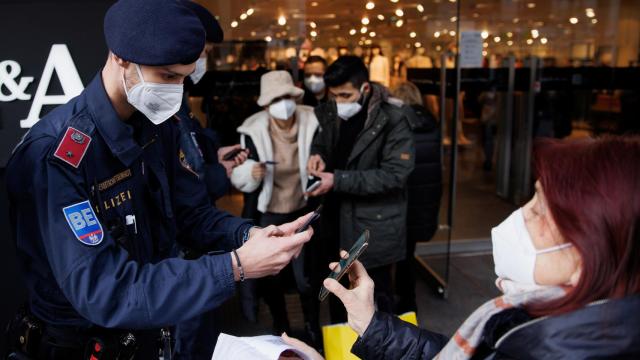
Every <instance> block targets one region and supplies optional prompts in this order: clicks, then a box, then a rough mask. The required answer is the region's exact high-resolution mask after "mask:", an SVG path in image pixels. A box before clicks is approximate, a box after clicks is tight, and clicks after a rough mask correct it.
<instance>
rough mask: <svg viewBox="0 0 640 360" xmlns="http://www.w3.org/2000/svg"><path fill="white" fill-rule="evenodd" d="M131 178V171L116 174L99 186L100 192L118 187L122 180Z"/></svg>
mask: <svg viewBox="0 0 640 360" xmlns="http://www.w3.org/2000/svg"><path fill="white" fill-rule="evenodd" d="M130 177H131V169H127V170H125V171H123V172H120V173H117V174H115V175H114V176H113V177H112V178H110V179H107V180H105V181H103V182H101V183H99V184H98V190H100V191H105V190H107V189H108V188H110V187H112V186H114V185H116V184H117V183H119V182H121V181H122V180H126V179H128V178H130Z"/></svg>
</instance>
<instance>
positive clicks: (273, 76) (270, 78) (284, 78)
mask: <svg viewBox="0 0 640 360" xmlns="http://www.w3.org/2000/svg"><path fill="white" fill-rule="evenodd" d="M284 95H291V96H292V97H293V98H295V99H296V100H297V99H300V98H301V97H302V95H304V90H302V89H300V88H298V87H296V86H295V85H293V79H291V75H290V74H289V72H287V71H284V70H276V71H269V72H268V73H266V74H264V75H262V77H261V78H260V97H259V98H258V105H259V106H267V105H269V104H271V102H272V101H273V99H276V98H279V97H281V96H284Z"/></svg>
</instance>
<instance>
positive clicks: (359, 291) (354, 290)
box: [323, 250, 375, 336]
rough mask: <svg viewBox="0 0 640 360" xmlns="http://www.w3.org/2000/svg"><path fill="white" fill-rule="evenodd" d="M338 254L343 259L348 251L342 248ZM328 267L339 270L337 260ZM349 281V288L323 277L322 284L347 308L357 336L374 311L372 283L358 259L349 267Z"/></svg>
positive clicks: (360, 333) (369, 320)
mask: <svg viewBox="0 0 640 360" xmlns="http://www.w3.org/2000/svg"><path fill="white" fill-rule="evenodd" d="M340 255H341V257H342V258H343V259H346V258H347V257H348V253H347V252H346V251H344V250H343V251H342V252H341V254H340ZM329 268H330V269H332V270H333V271H334V272H338V271H340V267H339V266H338V263H337V262H336V263H331V264H329ZM349 282H351V289H349V290H347V289H345V288H344V286H342V285H341V284H340V283H339V282H337V281H336V280H334V279H325V280H324V283H323V285H324V287H325V288H327V290H329V292H331V293H333V294H334V295H335V296H337V297H338V299H340V301H342V304H343V305H344V307H345V308H346V309H347V315H348V321H349V326H350V327H351V328H352V329H353V330H354V331H355V332H356V333H357V334H358V336H362V334H364V332H365V330H367V328H368V327H369V323H371V319H372V318H373V314H374V313H375V306H374V302H373V288H374V283H373V280H372V279H371V278H370V277H369V274H367V270H365V268H364V266H363V265H362V263H361V262H360V261H358V260H356V261H354V262H353V264H352V265H351V268H350V269H349Z"/></svg>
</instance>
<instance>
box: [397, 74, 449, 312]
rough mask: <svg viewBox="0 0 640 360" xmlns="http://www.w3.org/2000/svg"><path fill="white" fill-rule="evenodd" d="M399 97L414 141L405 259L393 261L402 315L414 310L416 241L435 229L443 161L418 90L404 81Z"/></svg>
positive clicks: (425, 238) (437, 132)
mask: <svg viewBox="0 0 640 360" xmlns="http://www.w3.org/2000/svg"><path fill="white" fill-rule="evenodd" d="M392 94H393V96H394V97H395V98H397V99H399V100H401V101H402V102H403V103H404V105H403V107H402V110H403V111H404V113H405V115H406V117H407V120H408V122H409V127H410V128H411V131H412V132H413V139H414V142H415V149H416V150H415V151H416V157H415V159H416V160H415V168H414V170H413V172H412V173H411V175H410V176H409V180H408V187H409V201H408V210H407V247H406V248H407V252H406V258H405V259H404V260H402V261H399V262H398V263H397V264H396V275H395V280H396V295H398V301H397V303H396V308H395V311H396V313H397V314H402V313H405V312H408V311H417V310H418V308H417V306H416V275H415V271H416V268H415V267H416V260H415V258H414V253H415V250H416V242H417V241H429V240H431V238H432V237H433V235H434V234H435V233H436V231H437V230H438V214H439V212H440V198H441V196H442V164H441V151H440V149H441V147H440V144H441V137H440V127H439V126H438V123H437V121H436V119H435V118H434V117H433V115H432V114H431V112H429V111H428V110H427V109H426V108H425V106H424V102H423V98H422V94H420V90H418V87H416V86H415V85H414V84H413V83H412V82H404V83H402V84H400V85H399V86H398V87H396V88H395V89H394V90H393V93H392Z"/></svg>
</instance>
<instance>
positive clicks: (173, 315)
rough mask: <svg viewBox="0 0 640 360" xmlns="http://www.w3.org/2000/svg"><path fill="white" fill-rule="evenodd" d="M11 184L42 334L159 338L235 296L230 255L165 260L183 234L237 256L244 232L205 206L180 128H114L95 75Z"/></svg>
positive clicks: (23, 149) (46, 123)
mask: <svg viewBox="0 0 640 360" xmlns="http://www.w3.org/2000/svg"><path fill="white" fill-rule="evenodd" d="M7 185H8V190H9V196H10V202H11V219H12V223H13V225H14V229H15V241H16V244H17V249H18V253H19V257H20V262H21V264H22V266H23V269H24V270H25V279H26V284H27V288H28V290H29V306H30V309H31V311H32V312H33V314H34V315H35V316H37V317H38V318H40V319H41V320H43V321H44V322H45V323H46V324H51V325H56V326H73V327H81V328H85V327H87V328H88V327H91V326H95V325H97V326H101V327H105V328H124V329H149V328H160V327H163V326H167V325H171V324H176V323H178V322H180V321H183V320H187V319H191V318H194V317H195V316H197V315H199V314H201V313H203V312H205V311H208V310H211V309H213V308H215V307H216V306H218V305H219V304H221V303H222V302H223V301H224V300H226V299H227V298H229V297H230V296H232V295H233V293H234V289H235V286H234V279H233V271H232V265H231V257H230V255H229V254H222V255H213V256H212V255H205V256H202V257H200V258H198V259H197V260H192V261H187V260H183V259H178V258H173V257H172V254H171V250H172V249H173V248H174V242H175V238H176V233H177V232H178V231H179V232H180V233H183V234H186V235H187V236H185V237H184V238H185V239H187V240H188V241H189V242H190V243H189V244H187V245H188V246H190V247H192V248H195V249H201V250H202V251H207V250H213V249H221V250H230V249H232V248H237V247H239V246H241V243H242V240H243V237H244V235H245V234H246V232H247V231H248V229H249V228H250V226H251V224H250V223H248V222H247V221H245V220H243V219H239V218H236V217H233V216H231V215H229V214H227V213H225V212H222V211H219V210H217V209H215V208H214V207H212V206H211V204H210V202H209V200H208V198H207V194H206V189H205V186H204V184H203V183H202V182H201V181H200V180H199V179H198V177H197V176H195V174H194V173H193V172H192V171H191V170H190V169H188V168H187V167H185V166H184V163H183V162H181V159H180V147H179V132H178V129H177V127H176V126H175V125H173V124H171V123H170V122H169V121H167V122H165V123H163V124H161V125H158V126H155V125H153V124H152V123H151V122H150V121H149V120H148V119H146V118H145V117H144V116H143V115H142V114H140V113H138V112H136V113H135V114H134V115H133V116H132V118H131V119H129V121H127V122H124V121H122V120H120V118H119V117H118V116H117V114H116V112H115V110H114V108H113V106H112V104H111V102H110V100H109V98H108V97H107V94H106V92H105V89H104V86H103V82H102V79H101V76H100V74H98V75H97V76H96V77H95V78H94V80H93V81H92V82H91V83H90V85H89V86H88V87H87V88H86V89H85V90H84V91H83V92H82V94H80V95H79V96H78V97H76V98H75V99H73V100H72V101H71V102H69V103H67V104H66V105H63V106H60V107H58V108H56V109H54V110H53V111H52V112H50V113H49V114H48V115H47V116H45V117H44V118H43V119H42V120H41V121H39V122H38V123H37V124H36V125H35V126H34V127H33V128H32V129H31V130H30V131H29V133H28V134H27V135H26V136H25V138H24V139H23V141H22V142H21V144H20V145H19V146H18V147H17V148H16V150H15V151H14V154H13V156H12V158H11V160H10V162H9V164H8V166H7Z"/></svg>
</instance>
